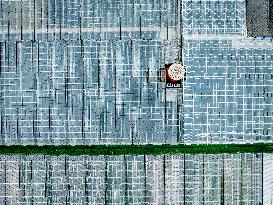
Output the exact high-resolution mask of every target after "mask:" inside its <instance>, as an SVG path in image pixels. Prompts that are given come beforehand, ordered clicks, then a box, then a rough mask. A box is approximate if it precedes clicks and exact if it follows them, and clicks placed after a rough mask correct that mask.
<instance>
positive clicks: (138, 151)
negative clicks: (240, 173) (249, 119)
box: [0, 143, 273, 156]
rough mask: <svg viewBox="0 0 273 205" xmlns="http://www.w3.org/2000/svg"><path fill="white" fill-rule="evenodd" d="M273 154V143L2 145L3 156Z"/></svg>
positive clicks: (0, 147) (0, 148)
mask: <svg viewBox="0 0 273 205" xmlns="http://www.w3.org/2000/svg"><path fill="white" fill-rule="evenodd" d="M261 152H273V143H262V144H261V143H259V144H258V143H256V144H191V145H185V144H177V145H170V144H164V145H155V144H148V145H90V146H88V145H75V146H73V145H60V146H53V145H46V146H38V145H26V146H24V145H10V146H6V145H1V146H0V154H3V155H8V154H10V155H35V154H39V155H57V156H58V155H71V156H77V155H143V154H147V155H160V154H183V153H185V154H221V153H261Z"/></svg>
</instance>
